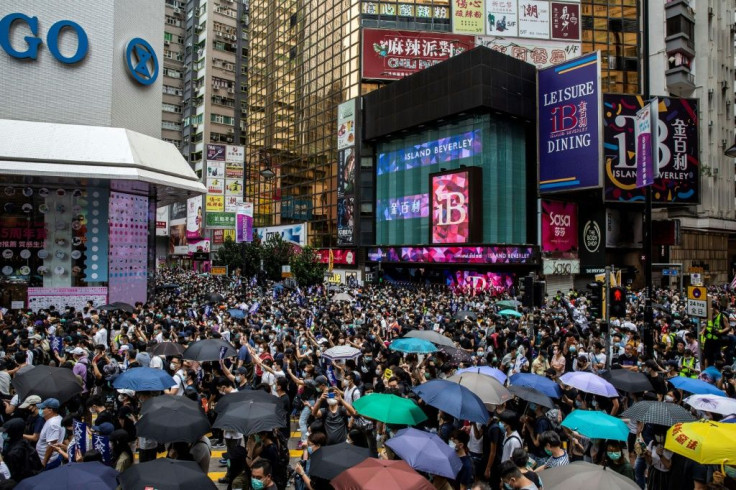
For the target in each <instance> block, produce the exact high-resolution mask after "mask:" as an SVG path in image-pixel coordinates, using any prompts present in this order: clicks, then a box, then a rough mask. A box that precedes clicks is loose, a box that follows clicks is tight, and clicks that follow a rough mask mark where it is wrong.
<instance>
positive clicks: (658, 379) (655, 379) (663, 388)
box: [647, 375, 667, 395]
mask: <svg viewBox="0 0 736 490" xmlns="http://www.w3.org/2000/svg"><path fill="white" fill-rule="evenodd" d="M647 378H649V382H650V383H652V387H653V388H654V392H655V393H656V394H658V395H664V394H666V393H667V385H666V384H665V382H664V378H663V377H662V376H660V375H655V376H649V375H647Z"/></svg>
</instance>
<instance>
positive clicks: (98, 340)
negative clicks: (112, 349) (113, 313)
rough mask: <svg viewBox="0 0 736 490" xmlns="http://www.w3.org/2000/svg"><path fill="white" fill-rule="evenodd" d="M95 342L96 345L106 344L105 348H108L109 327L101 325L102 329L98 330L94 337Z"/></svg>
mask: <svg viewBox="0 0 736 490" xmlns="http://www.w3.org/2000/svg"><path fill="white" fill-rule="evenodd" d="M94 343H95V345H96V346H97V345H104V346H105V349H107V329H106V328H105V327H100V329H99V330H97V333H96V334H95V338H94Z"/></svg>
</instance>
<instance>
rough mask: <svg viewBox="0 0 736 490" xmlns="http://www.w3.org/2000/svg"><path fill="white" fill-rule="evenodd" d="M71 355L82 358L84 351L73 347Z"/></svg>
mask: <svg viewBox="0 0 736 490" xmlns="http://www.w3.org/2000/svg"><path fill="white" fill-rule="evenodd" d="M72 355H75V356H82V355H84V349H82V348H81V347H75V348H74V350H72Z"/></svg>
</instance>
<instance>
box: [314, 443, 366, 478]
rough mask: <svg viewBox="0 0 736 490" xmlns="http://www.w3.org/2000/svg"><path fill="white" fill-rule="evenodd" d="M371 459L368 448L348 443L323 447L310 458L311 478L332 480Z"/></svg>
mask: <svg viewBox="0 0 736 490" xmlns="http://www.w3.org/2000/svg"><path fill="white" fill-rule="evenodd" d="M370 457H371V452H370V450H369V449H368V448H362V447H358V446H353V445H352V444H348V443H347V442H342V443H340V444H333V445H332V446H323V447H321V448H319V449H318V450H316V451H315V452H314V453H313V454H312V456H311V457H310V458H309V459H310V461H311V462H310V463H309V476H311V477H317V478H322V479H324V480H332V479H333V478H335V477H336V476H337V475H339V474H340V473H342V472H343V471H345V470H347V469H348V468H352V467H353V466H355V465H357V464H359V463H361V462H363V461H365V460H366V459H368V458H370Z"/></svg>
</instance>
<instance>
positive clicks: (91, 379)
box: [84, 359, 97, 393]
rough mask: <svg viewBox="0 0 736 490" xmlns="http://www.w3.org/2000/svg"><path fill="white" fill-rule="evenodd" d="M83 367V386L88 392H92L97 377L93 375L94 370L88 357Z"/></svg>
mask: <svg viewBox="0 0 736 490" xmlns="http://www.w3.org/2000/svg"><path fill="white" fill-rule="evenodd" d="M85 368H86V370H85V373H84V387H85V388H87V391H88V392H90V393H92V391H93V390H94V388H95V385H96V383H97V377H96V376H95V371H94V369H93V368H92V364H91V361H90V360H89V359H88V360H87V362H86V363H85Z"/></svg>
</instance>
